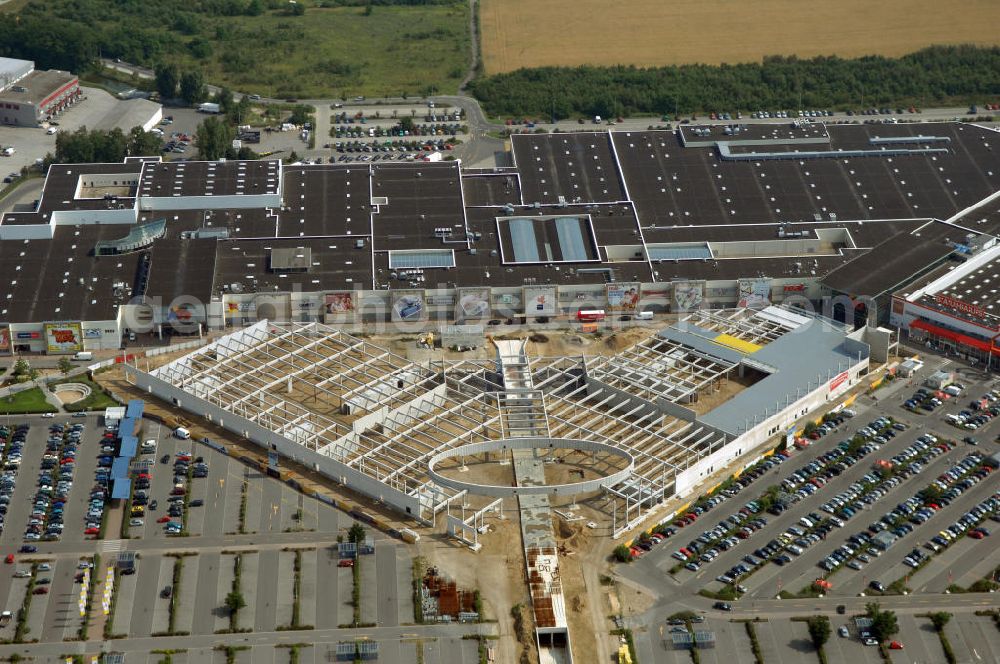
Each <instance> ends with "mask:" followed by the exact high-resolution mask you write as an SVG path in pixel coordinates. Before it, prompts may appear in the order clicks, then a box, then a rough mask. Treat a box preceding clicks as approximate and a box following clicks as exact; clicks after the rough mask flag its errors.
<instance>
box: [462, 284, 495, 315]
mask: <svg viewBox="0 0 1000 664" xmlns="http://www.w3.org/2000/svg"><path fill="white" fill-rule="evenodd" d="M489 315H490V289H489V288H459V289H458V301H457V302H456V303H455V320H456V321H464V320H480V319H482V318H488V317H489Z"/></svg>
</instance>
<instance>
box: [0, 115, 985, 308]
mask: <svg viewBox="0 0 1000 664" xmlns="http://www.w3.org/2000/svg"><path fill="white" fill-rule="evenodd" d="M719 131H721V130H713V132H714V133H713V134H712V135H711V136H709V137H706V139H707V138H713V139H714V138H715V137H716V136H715V134H717V133H718V132H719ZM786 134H788V135H789V136H791V137H792V138H790V139H789V138H787V137H785V135H786ZM800 134H801V135H802V136H805V137H806V138H805V139H803V140H815V139H817V138H822V135H823V134H827V135H828V137H829V141H828V144H824V143H817V144H813V143H810V144H806V145H802V144H794V143H788V142H787V141H788V140H795V139H796V137H799V138H801V136H799V135H800ZM744 136H746V137H749V138H750V139H761V140H768V141H770V142H769V143H768V145H766V146H764V147H757V146H755V147H754V148H753V149H754V150H759V151H767V152H771V153H774V154H776V155H783V154H787V155H788V156H789V158H788V159H764V158H761V159H760V160H759V161H757V160H753V159H751V160H746V161H737V160H733V159H728V158H726V157H725V155H724V154H722V153H721V152H720V151H719V149H718V148H717V147H710V146H708V147H706V146H700V147H684V145H682V143H681V141H680V139H679V136H678V134H677V133H675V132H668V131H638V132H628V131H627V132H614V133H609V132H605V131H598V132H590V131H587V132H581V133H572V134H569V133H566V134H538V135H534V134H533V135H515V136H514V137H513V143H512V145H513V150H514V157H515V163H516V167H505V168H496V169H463V167H462V166H461V164H460V163H459V162H457V161H442V162H438V163H423V162H421V163H385V164H382V163H377V164H371V163H368V164H329V165H316V166H282V165H280V163H279V162H277V161H273V160H272V161H260V162H256V161H232V162H198V161H193V162H169V163H159V162H158V161H147V162H143V161H138V160H130V161H129V162H128V163H126V164H79V165H55V166H52V167H51V168H50V170H49V174H48V176H47V179H46V183H45V186H44V189H43V193H42V195H41V197H40V202H39V205H38V209H37V210H36V211H31V212H16V213H10V214H7V215H5V216H4V223H5V224H6V225H7V226H8V227H9V228H12V229H13V228H14V227H16V226H18V225H33V224H48V223H50V221H51V220H52V215H53V214H55V213H58V212H67V211H92V212H95V213H100V212H101V211H103V210H105V209H108V210H111V209H115V210H119V211H120V210H121V209H125V210H129V209H132V208H133V207H134V206H135V203H136V198H134V196H140V197H141V196H146V197H156V198H160V199H172V198H176V199H178V205H177V207H179V208H185V209H177V210H153V211H149V210H139V211H138V213H137V215H138V221H139V223H146V222H150V221H154V220H156V219H160V218H162V219H165V220H166V222H167V230H166V233H165V235H164V237H163V238H162V239H160V240H156V241H154V243H153V244H152V245H151V246H150V247H147V248H146V249H145V250H146V251H148V252H149V253H150V255H151V259H152V262H151V273H150V274H151V278H150V281H149V284H150V285H149V288H150V289H151V291H150V292H153V291H155V292H157V293H158V294H160V295H162V296H164V297H166V296H167V295H169V294H171V293H176V294H180V293H179V292H178V291H179V289H181V288H183V289H185V290H186V292H188V293H191V292H200V293H204V292H206V290H208V291H211V292H212V294H213V295H216V296H218V295H219V294H220V293H222V292H224V291H223V288H224V287H231V286H232V285H233V284H239V285H238V287H239V288H247V289H253V288H261V287H266V288H269V289H271V290H273V289H274V288H275V287H277V288H279V289H283V286H284V285H288V284H296V285H298V286H301V287H302V288H303V289H306V290H323V289H331V290H341V289H344V288H352V287H354V286H357V285H358V284H361V285H362V287H364V288H371V287H373V286H374V287H375V288H379V289H385V288H399V287H410V286H417V287H423V288H432V287H442V288H451V287H461V286H478V285H491V286H504V287H517V286H522V285H539V284H552V285H575V284H595V285H596V284H603V283H607V282H608V281H640V282H645V283H649V282H664V283H665V282H670V281H674V280H687V279H705V280H733V279H737V278H743V277H769V278H785V279H803V280H806V279H814V278H815V279H822V278H824V277H825V276H826V275H829V278H828V280H827V281H826V282H825V283H826V284H827V285H828V286H830V287H831V288H834V289H836V290H842V291H844V292H852V293H855V294H860V293H863V292H864V291H871V292H874V291H875V290H879V292H882V291H884V290H886V289H891V288H893V287H895V286H896V285H898V284H900V283H906V282H907V280H908V279H912V278H913V276H915V275H919V274H921V273H922V272H926V270H927V268H928V266H929V265H933V264H937V263H940V262H941V261H942V259H943V258H945V257H947V256H948V255H949V247H948V243H947V242H946V240H959V239H960V238H959V236H960V235H961V234H963V233H967V232H973V233H991V232H997V231H1000V203H998V202H997V201H994V202H993V203H991V204H984V205H981V206H980V207H977V208H975V209H973V210H968V211H967V212H965V213H964V214H962V215H959V214H958V213H959V211H961V210H966V209H967V208H969V207H970V206H972V205H974V204H976V203H979V202H980V201H982V200H983V199H985V198H986V197H987V196H990V195H992V194H994V193H995V192H997V191H1000V150H996V149H995V148H996V147H998V145H1000V141H998V138H997V137H998V134H997V133H996V132H994V131H991V130H989V129H986V128H983V127H978V126H975V125H967V124H955V123H915V124H906V125H877V126H876V125H830V126H818V125H809V126H805V127H804V128H803V127H800V128H794V127H791V125H789V126H788V127H785V126H784V125H780V126H777V127H771V126H768V127H765V128H763V129H761V128H754V129H747V131H746V133H745V134H744ZM719 137H720V138H722V137H726V136H725V135H724V134H720V135H719ZM824 140H825V139H824ZM781 141H786V142H785V143H782V142H781ZM930 145H934V146H937V147H938V148H942V146H943V148H942V149H944V152H934V153H929V152H917V153H914V154H911V155H906V156H903V155H899V154H896V153H891V154H885V155H879V154H877V151H878V150H881V149H893V150H896V149H899V148H900V147H904V148H905V147H914V148H915V149H922V148H923V147H926V146H930ZM806 148H807V149H808V150H810V151H819V152H823V151H825V154H829V155H837V154H838V151H840V150H855V151H856V150H866V151H867V152H868V154H869V156H864V157H860V156H855V157H840V156H833V157H827V158H821V157H815V156H813V157H806V156H805V155H804V154H796V153H795V151H797V150H802V149H806ZM735 149H737V148H734V150H735ZM87 176H94V177H93V178H92V181H93V183H94V184H93V186H91V187H89V188H88V187H85V188H84V190H82V192H81V197H80V198H76V197H75V196H76V195H77V193H78V188H79V187H80V185H81V183H82V182H85V181H88V180H87ZM116 176H122V177H121V180H122V182H120V183H119V182H116ZM135 179H138V181H139V184H138V187H137V188H136V187H132V186H131V184H128V183H126V181H131V180H135ZM279 187H280V194H281V197H282V201H281V205H280V206H277V205H276V204H275V203H276V201H275V199H274V198H273V195H274V194H278V193H279ZM136 189H137V191H136ZM102 192H103V193H104V195H102ZM240 194H244V195H254V194H270V195H272V196H269V197H268V198H261V199H259V200H260V203H259V205H257V206H253V205H251V207H241V208H239V209H228V208H226V209H221V208H220V209H204V208H203V207H199V206H198V205H199V204H200V203H196V204H194V205H192V202H191V201H190V200H181V199H184V198H186V197H202V198H203V200H207V199H208V198H209V197H210V196H227V195H240ZM139 200H140V201H141V198H140V199H139ZM205 205H206V207H207V205H208V204H207V203H206V204H205ZM157 206H158V207H164V202H163V200H160V201H158V202H157ZM265 206H273V207H265ZM139 207H143V206H141V205H140V206H139ZM212 207H215V208H218V206H212ZM951 217H954V219H952V222H953V224H954V225H951V226H949V225H945V224H942V223H938V222H935V223H929V222H930V220H933V219H949V218H951ZM546 218H551V219H562V218H586V219H587V220H588V224H587V226H586V227H581V228H580V229H578V230H580V232H579V233H577V232H576V231H574V230H572V229H570V228H568V227H565V226H566V225H565V224H562V226H563V227H557V226H551V227H550V226H548V225H546V224H542V225H541V226H539V225H538V223H537V220H540V219H546ZM63 219H64V221H63V222H61V223H68V222H69V223H71V222H72V217H70V218H69V219H66V218H65V217H64V218H63ZM498 219H526V220H529V222H530V223H529V224H528V225H529V226H531V227H532V229H533V231H532V233H531V234H530V238H529V237H528V235H525V234H524V233H523V232H522V231H523V229H520V228H519V229H518V230H517V242H518V243H520V247H521V249H524V248H525V247H527V246H528V244H530V242H529V240H531V241H533V242H534V246H535V248H536V249H537V254H538V260H537V261H534V260H532V261H527V260H514V258H516V257H514V254H515V253H516V252H515V248H514V241H515V238H514V236H513V235H512V234H511V232H510V226H509V224H507V225H505V224H500V225H498V222H497V220H498ZM88 221H90V220H89V219H88ZM118 221H121V218H120V217H119V219H118ZM560 223H561V222H560ZM102 226H105V227H106V228H104V229H100V230H95V229H93V228H90V229H87V228H86V227H83V226H81V227H80V229H79V230H78V231H77V230H74V229H73V228H72V227H63V228H60V229H58V230H57V231H56V235H55V238H54V239H53V240H51V241H48V242H50V243H51V246H47V247H44V248H43V247H42V245H43V243H45V242H47V241H44V240H32V241H31V243H30V245H29V246H31V247H35V249H30V250H29V254H30V255H32V256H40V255H52V256H59V255H65V256H74V255H79V252H80V251H82V249H81V248H80V247H79V246H78V247H77V248H76V249H72V248H70V247H72V246H73V244H74V243H76V244H79V241H78V240H77V239H76V238H78V237H79V238H86V241H87V242H90V241H91V240H96V239H115V238H116V237H123V236H125V235H126V234H127V232H128V229H127V228H126V226H127V224H116V225H110V224H108V225H105V224H102ZM521 226H525V225H524V224H521ZM107 228H111V229H112V230H107ZM966 229H968V230H966ZM550 231H551V232H550ZM953 231H954V237H952V235H953ZM76 233H79V235H76ZM14 234H15V235H16V232H15V233H14ZM560 234H561V235H562V236H563V237H562V239H561V238H560ZM212 237H214V238H215V239H206V238H212ZM279 240H280V241H281V243H280V245H281V246H289V247H293V246H300V245H304V246H308V247H309V248H310V249H312V250H313V255H314V258H315V259H317V260H318V261H319V265H317V266H313V267H316V268H317V270H316V272H315V274H313V273H312V271H307V272H306V273H302V274H288V275H285V276H279V275H276V274H273V273H270V272H269V271H268V270H267V261H266V260H264V257H265V256H266V253H267V251H268V249H267V248H266V247H269V246H272V245H275V244H277V241H279ZM578 240H579V241H578ZM268 241H271V242H270V243H269V244H267V243H268ZM563 241H565V242H566V244H565V246H563V245H562V242H563ZM581 242H582V244H581ZM261 243H265V244H261ZM157 245H161V246H159V247H158V246H157ZM234 246H235V247H237V249H236V250H234V248H233V247H234ZM580 246H582V247H583V251H580V250H579V249H580ZM209 247H214V249H215V254H214V256H215V258H214V260H213V259H212V252H211V251H210V250H209ZM91 248H92V245H91ZM23 250H24V249H23V247H22V241H20V240H7V241H0V255H5V256H14V257H16V258H19V257H21V256H20V254H21V252H22V251H23ZM414 250H416V251H422V252H425V255H422V256H421V257H419V258H415V259H413V260H416V261H418V262H420V261H425V262H426V265H427V267H424V268H421V269H422V272H420V273H419V274H417V275H416V277H414V274H411V273H410V272H405V273H403V274H400V273H398V272H394V270H392V269H390V268H389V262H390V259H389V252H401V251H414ZM237 251H238V252H244V251H245V252H247V256H246V257H244V256H242V255H238V254H237V253H236V252H237ZM529 253H530V252H529ZM444 254H448V256H447V260H444V259H443V258H441V257H442V256H444ZM411 258H412V257H411ZM567 258H568V259H569V260H567ZM74 260H80V261H84V262H87V261H92V260H96V259H94V258H93V257H91V256H86V255H81V256H80V258H77V259H74ZM128 260H131V259H128ZM100 263H103V261H97V262H95V263H94V265H95V269H97V266H98V265H99V264H100ZM179 263H184V264H185V265H188V266H189V267H188V268H187V272H188V273H189V274H190V277H189V278H188V277H184V276H182V275H178V274H176V273H175V272H171V270H172V269H173V268H172V267H171V266H173V265H175V264H179ZM88 264H89V263H88ZM399 264H402V263H400V262H398V261H397V262H394V265H399ZM101 269H103V268H101ZM36 272H37V273H38V274H41V273H42V272H46V273H48V272H51V273H53V274H55V275H57V276H58V277H59V278H58V279H56V278H55V277H52V276H50V275H48V274H41V276H33V278H32V281H37V282H44V283H47V284H50V285H52V282H51V281H49V280H51V279H55V284H56V285H58V286H61V287H62V291H58V290H57V291H56V292H64V293H65V294H66V295H64V297H65V298H69V299H72V300H73V301H74V302H84V301H89V299H88V298H87V294H88V292H89V291H88V292H84V291H83V290H80V288H81V287H80V285H79V284H78V283H74V282H73V281H68V282H66V283H62V276H61V271H59V270H58V266H57V264H56V262H54V261H42V262H40V263H37V264H36V265H35V267H33V268H32V272H29V274H33V275H34V274H35V273H36ZM196 275H197V276H196ZM209 275H211V276H210V277H209ZM394 275H395V276H394ZM414 279H416V281H414ZM47 290H48V291H51V290H52V289H51V288H49V289H47ZM871 292H865V293H864V294H872V293H871ZM22 297H23V298H24V301H23V304H21V305H18V304H15V302H14V301H15V300H17V301H20V299H21V298H22ZM30 297H31V296H29V295H28V294H26V293H24V292H22V291H20V290H19V289H18V292H17V293H15V294H14V296H13V297H12V298H11V301H9V302H8V305H9V306H8V311H17V312H18V316H20V315H24V316H30V317H34V318H29V319H25V320H32V319H34V320H40V319H41V314H39V313H38V312H39V311H43V310H46V309H51V308H54V307H46V306H40V305H39V304H37V303H34V302H33V301H32V300H31V299H30ZM90 299H92V298H90ZM98 299H99V300H102V301H103V299H104V298H98ZM74 306H75V305H74ZM113 309H114V307H113V306H112V307H108V306H105V305H103V304H102V305H99V306H97V305H95V307H94V308H93V309H90V308H89V307H86V308H84V307H82V305H81V311H86V312H90V313H94V314H100V315H106V314H107V313H108V312H110V311H113ZM8 316H12V314H8ZM48 316H50V314H45V317H48ZM10 319H11V320H15V319H17V318H13V317H12V318H10Z"/></svg>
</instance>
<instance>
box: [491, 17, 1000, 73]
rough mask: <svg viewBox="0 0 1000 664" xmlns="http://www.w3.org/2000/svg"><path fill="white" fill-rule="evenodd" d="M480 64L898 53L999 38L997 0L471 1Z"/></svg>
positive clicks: (510, 66) (508, 66)
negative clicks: (475, 4) (476, 12)
mask: <svg viewBox="0 0 1000 664" xmlns="http://www.w3.org/2000/svg"><path fill="white" fill-rule="evenodd" d="M480 2H481V8H480V23H481V26H482V50H483V60H484V63H485V68H486V72H487V73H488V74H496V73H500V72H505V71H511V70H514V69H519V68H521V67H541V66H547V65H566V66H573V65H582V64H592V65H614V64H626V65H637V66H654V65H669V64H685V63H706V64H719V63H723V62H728V63H737V62H759V61H760V60H761V59H762V58H763V57H764V56H767V55H797V56H799V57H802V58H810V57H813V56H817V55H839V56H842V57H855V56H860V55H887V56H900V55H905V54H907V53H912V52H913V51H917V50H919V49H921V48H924V47H926V46H931V45H935V44H975V45H978V46H988V45H994V44H1000V29H998V26H1000V0H965V1H964V2H961V3H956V4H952V3H950V2H942V1H941V0H905V1H904V0H882V1H881V2H878V1H875V2H872V1H871V0H839V1H835V2H820V3H814V2H802V0H744V1H742V2H738V1H737V0H699V1H698V2H686V3H678V2H670V1H669V0H625V1H624V2H610V1H609V0H480Z"/></svg>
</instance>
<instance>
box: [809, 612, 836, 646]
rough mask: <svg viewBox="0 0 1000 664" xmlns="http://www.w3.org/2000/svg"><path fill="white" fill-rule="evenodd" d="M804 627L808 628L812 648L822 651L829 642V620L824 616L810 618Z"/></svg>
mask: <svg viewBox="0 0 1000 664" xmlns="http://www.w3.org/2000/svg"><path fill="white" fill-rule="evenodd" d="M806 625H807V626H808V627H809V638H810V639H812V643H813V647H814V648H816V650H822V649H823V646H824V645H826V642H827V641H829V640H830V631H831V630H830V619H829V618H827V617H826V616H812V617H810V618H809V620H807V621H806Z"/></svg>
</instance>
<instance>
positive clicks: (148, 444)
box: [142, 438, 156, 454]
mask: <svg viewBox="0 0 1000 664" xmlns="http://www.w3.org/2000/svg"><path fill="white" fill-rule="evenodd" d="M155 451H156V439H155V438H150V439H149V440H144V441H142V453H143V454H152V453H153V452H155Z"/></svg>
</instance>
